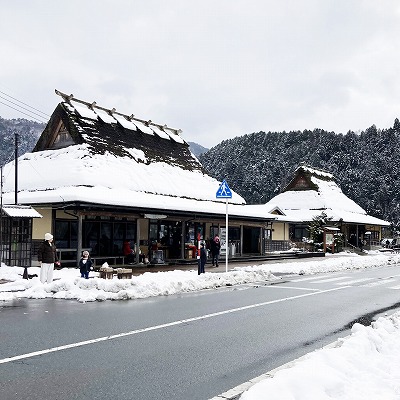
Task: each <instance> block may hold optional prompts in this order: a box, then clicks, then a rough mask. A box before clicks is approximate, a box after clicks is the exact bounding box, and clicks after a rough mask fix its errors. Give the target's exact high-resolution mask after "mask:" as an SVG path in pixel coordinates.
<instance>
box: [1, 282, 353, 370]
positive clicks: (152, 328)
mask: <svg viewBox="0 0 400 400" xmlns="http://www.w3.org/2000/svg"><path fill="white" fill-rule="evenodd" d="M348 287H350V286H342V287H338V288H333V289H327V290H320V291H318V292H313V293H303V294H299V295H297V296H291V297H284V298H282V299H277V300H271V301H266V302H263V303H256V304H251V305H248V306H244V307H238V308H232V309H229V310H225V311H219V312H215V313H211V314H206V315H202V316H199V317H193V318H187V319H183V320H179V321H173V322H168V323H166V324H161V325H155V326H150V327H148V328H141V329H136V330H133V331H129V332H123V333H118V334H116V335H110V336H103V337H100V338H97V339H90V340H84V341H82V342H77V343H70V344H65V345H62V346H57V347H51V348H49V349H45V350H39V351H34V352H32V353H26V354H21V355H18V356H13V357H7V358H3V359H1V360H0V364H6V363H9V362H12V361H18V360H23V359H26V358H31V357H35V356H40V355H43V354H48V353H55V352H57V351H61V350H67V349H72V348H75V347H81V346H86V345H88V344H94V343H100V342H104V341H106V340H112V339H118V338H121V337H125V336H132V335H136V334H138V333H144V332H150V331H155V330H159V329H164V328H169V327H171V326H177V325H182V324H187V323H188V322H194V321H200V320H203V319H207V318H214V317H218V316H220V315H225V314H230V313H235V312H239V311H244V310H249V309H251V308H257V307H263V306H267V305H270V304H276V303H282V302H284V301H289V300H295V299H300V298H302V297H308V296H314V295H318V294H323V293H329V292H334V291H336V290H342V289H346V288H348Z"/></svg>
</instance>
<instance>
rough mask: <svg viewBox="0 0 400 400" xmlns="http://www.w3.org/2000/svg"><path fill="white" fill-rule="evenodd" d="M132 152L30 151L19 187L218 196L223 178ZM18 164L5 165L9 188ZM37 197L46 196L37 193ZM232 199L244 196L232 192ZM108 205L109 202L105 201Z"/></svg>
mask: <svg viewBox="0 0 400 400" xmlns="http://www.w3.org/2000/svg"><path fill="white" fill-rule="evenodd" d="M130 155H132V156H133V157H135V158H131V157H128V156H125V157H116V156H115V155H113V154H109V153H106V154H92V153H91V152H90V146H89V145H88V144H81V145H73V146H69V147H65V148H62V149H55V150H44V151H39V152H34V153H27V154H25V155H24V156H21V157H20V158H19V161H18V189H19V191H21V192H24V191H25V192H38V193H42V195H43V196H44V197H48V195H47V194H46V192H51V191H56V190H58V189H60V188H74V187H75V188H78V187H80V186H84V187H92V188H96V187H102V188H109V189H114V190H117V191H118V190H128V191H129V193H130V196H131V197H132V196H133V198H134V197H135V196H136V195H137V193H139V192H142V193H149V194H154V195H162V196H172V197H182V198H188V199H198V200H205V201H211V200H212V201H216V198H215V194H216V192H217V190H218V187H219V185H220V183H219V182H218V181H217V180H216V179H214V178H211V177H210V176H208V175H205V174H204V173H202V172H201V171H200V170H189V169H184V168H180V167H179V166H176V165H174V164H173V163H171V164H169V163H167V162H148V159H147V157H146V155H145V154H144V153H143V152H142V151H140V150H137V149H130ZM13 164H14V163H9V164H7V165H6V166H5V170H4V171H5V173H4V174H5V176H7V180H6V181H5V184H4V191H5V192H6V193H7V192H13V191H14V183H13V182H14V168H13ZM36 197H37V202H42V201H41V200H40V197H41V195H39V194H38V195H37V196H36ZM37 202H35V203H37ZM232 203H238V204H243V203H245V201H244V199H243V198H242V197H241V196H239V195H238V194H237V193H235V192H233V197H232ZM106 204H109V203H106Z"/></svg>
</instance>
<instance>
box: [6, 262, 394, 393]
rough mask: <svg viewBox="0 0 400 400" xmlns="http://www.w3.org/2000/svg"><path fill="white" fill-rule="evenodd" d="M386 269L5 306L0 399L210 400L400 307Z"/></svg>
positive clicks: (388, 269)
mask: <svg viewBox="0 0 400 400" xmlns="http://www.w3.org/2000/svg"><path fill="white" fill-rule="evenodd" d="M399 289H400V269H399V268H398V267H387V268H377V269H367V270H359V271H346V272H341V273H332V274H319V275H317V276H297V275H293V276H286V277H284V279H282V280H281V281H280V282H279V283H277V284H273V285H271V284H270V283H269V282H259V283H258V284H251V285H240V286H235V287H226V288H219V289H215V290H205V291H202V292H197V293H190V294H185V295H180V296H168V297H157V298H151V299H143V300H131V301H118V302H111V301H108V302H103V303H98V302H96V303H86V304H81V303H78V302H75V301H66V300H53V299H47V300H19V301H15V302H12V303H7V304H3V305H0V399H6V400H13V399H30V400H36V399H41V400H46V399H58V400H64V399H65V400H66V399H68V400H72V399H79V400H85V399H99V400H101V399H110V398H118V399H119V400H124V399H137V400H140V399H146V400H147V399H151V400H156V399H178V400H180V399H182V400H183V399H185V400H187V399H193V400H195V399H202V400H204V399H210V398H212V397H214V396H216V395H218V394H220V393H222V392H225V391H227V390H229V389H230V388H232V387H235V386H237V385H239V384H241V383H243V382H245V381H247V380H249V379H251V378H254V377H255V376H258V375H260V374H263V373H265V372H267V371H268V370H271V369H273V368H276V367H278V366H279V365H282V364H284V363H286V362H288V361H291V360H293V359H295V358H297V357H299V356H301V355H303V354H306V353H308V352H309V351H312V350H314V349H316V348H320V347H321V346H323V345H326V344H328V343H331V342H332V341H334V340H335V339H336V338H338V337H343V336H346V335H347V334H348V333H349V329H350V327H351V326H352V324H353V323H354V322H357V321H360V322H364V323H368V322H369V321H370V320H371V319H372V318H374V317H376V315H377V314H382V313H385V312H391V311H393V310H394V309H396V308H397V307H398V306H399V303H398V301H399V295H400V292H399Z"/></svg>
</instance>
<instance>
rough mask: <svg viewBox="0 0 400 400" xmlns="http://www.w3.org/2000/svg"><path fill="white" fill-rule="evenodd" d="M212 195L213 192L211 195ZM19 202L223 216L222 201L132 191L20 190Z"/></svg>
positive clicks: (250, 214)
mask: <svg viewBox="0 0 400 400" xmlns="http://www.w3.org/2000/svg"><path fill="white" fill-rule="evenodd" d="M214 196H215V193H214ZM4 197H5V201H12V199H13V194H12V193H9V194H6V195H5V196H4ZM18 198H19V201H20V202H21V203H25V204H34V205H40V204H51V203H64V202H65V203H68V202H76V201H77V202H80V203H91V204H98V205H111V206H115V207H128V208H129V207H133V208H139V209H145V210H148V211H149V212H152V211H153V212H156V211H163V213H164V214H167V215H168V214H169V213H168V211H172V212H173V213H175V212H184V213H188V212H189V213H205V214H216V215H220V216H223V215H225V213H226V204H225V202H217V201H215V199H214V201H212V200H196V199H193V198H192V199H188V198H183V197H172V196H163V195H156V194H151V193H144V192H135V191H133V190H129V189H127V188H121V187H120V188H109V187H104V186H103V187H102V186H96V187H88V186H69V187H60V188H57V189H54V190H43V191H22V192H20V193H19V194H18ZM228 214H229V216H230V217H233V216H234V217H243V218H255V219H266V220H274V219H276V215H273V214H270V213H268V212H267V211H266V209H265V208H263V207H261V206H248V205H244V204H242V205H239V204H229V206H228Z"/></svg>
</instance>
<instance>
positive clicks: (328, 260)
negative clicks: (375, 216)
mask: <svg viewBox="0 0 400 400" xmlns="http://www.w3.org/2000/svg"><path fill="white" fill-rule="evenodd" d="M399 261H400V256H399V255H395V254H373V255H369V256H357V255H354V254H352V253H349V255H347V256H346V253H343V256H340V257H338V256H330V257H329V256H327V257H325V258H318V259H313V260H309V261H304V262H299V261H297V262H282V263H273V264H269V263H268V264H267V263H266V264H262V265H257V266H255V265H253V266H248V267H240V268H239V267H237V268H234V269H233V270H231V271H229V272H226V273H216V272H206V273H205V274H202V275H198V274H197V269H196V270H191V271H181V270H175V271H168V272H146V273H144V274H142V275H139V276H134V277H133V278H132V279H117V278H116V277H114V279H101V278H99V274H98V273H97V272H90V274H89V277H90V279H82V278H80V273H79V270H78V269H74V268H63V269H61V270H55V271H54V281H53V282H52V283H45V284H42V283H41V282H40V280H39V278H38V277H34V278H32V279H29V280H26V279H23V278H22V275H23V272H24V271H23V268H20V267H7V266H5V265H4V264H3V265H2V267H1V268H0V280H7V281H8V282H7V283H3V284H1V285H0V301H1V300H3V301H4V300H13V299H16V298H33V299H41V298H55V299H76V300H78V301H80V302H88V301H104V300H129V299H140V298H146V297H153V296H165V295H170V294H179V293H184V292H193V291H198V290H202V289H212V288H218V287H222V286H232V285H237V284H242V283H250V282H260V281H272V280H277V279H280V278H279V277H276V276H275V275H274V273H296V274H315V273H318V272H331V271H341V270H346V269H358V268H368V267H377V266H384V265H389V264H397V263H398V262H399ZM28 273H29V274H30V275H35V274H36V275H38V276H39V274H40V270H39V267H30V268H29V269H28Z"/></svg>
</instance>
